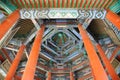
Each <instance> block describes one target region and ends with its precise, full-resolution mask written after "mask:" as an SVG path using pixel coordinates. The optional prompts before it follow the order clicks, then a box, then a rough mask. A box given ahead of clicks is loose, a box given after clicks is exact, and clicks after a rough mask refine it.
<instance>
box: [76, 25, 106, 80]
mask: <svg viewBox="0 0 120 80" xmlns="http://www.w3.org/2000/svg"><path fill="white" fill-rule="evenodd" d="M78 29H79V31H80V35H81V36H82V39H83V42H84V46H85V49H86V51H87V54H88V58H89V60H90V64H91V68H92V71H93V73H94V76H95V80H108V77H107V74H106V72H105V70H104V68H103V66H102V64H101V61H100V59H99V57H98V55H97V53H96V51H95V49H94V46H93V44H92V42H91V40H90V39H89V36H88V35H87V32H86V31H85V30H84V29H83V27H82V25H81V24H78ZM96 64H97V65H96Z"/></svg>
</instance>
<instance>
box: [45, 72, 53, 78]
mask: <svg viewBox="0 0 120 80" xmlns="http://www.w3.org/2000/svg"><path fill="white" fill-rule="evenodd" d="M46 80H52V75H51V72H48V73H47V79H46Z"/></svg>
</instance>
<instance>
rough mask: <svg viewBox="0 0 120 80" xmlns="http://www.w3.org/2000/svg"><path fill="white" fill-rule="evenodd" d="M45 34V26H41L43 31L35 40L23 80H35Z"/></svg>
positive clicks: (40, 31)
mask: <svg viewBox="0 0 120 80" xmlns="http://www.w3.org/2000/svg"><path fill="white" fill-rule="evenodd" d="M43 33H44V25H42V26H41V29H40V30H39V31H38V33H37V35H36V38H35V40H34V43H33V46H32V49H31V52H30V55H29V58H28V61H27V64H26V67H25V71H24V73H23V77H22V80H33V79H34V74H35V69H36V65H37V60H38V56H39V53H40V46H41V43H42V36H43Z"/></svg>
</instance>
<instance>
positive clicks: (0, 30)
mask: <svg viewBox="0 0 120 80" xmlns="http://www.w3.org/2000/svg"><path fill="white" fill-rule="evenodd" d="M19 17H20V15H19V10H16V11H14V12H13V13H12V14H10V15H9V16H8V17H7V19H6V20H5V21H3V22H2V23H1V24H0V40H1V39H2V37H3V36H4V35H5V34H6V33H7V31H8V30H9V29H10V28H11V27H12V26H13V25H14V24H15V22H16V21H17V20H18V19H19Z"/></svg>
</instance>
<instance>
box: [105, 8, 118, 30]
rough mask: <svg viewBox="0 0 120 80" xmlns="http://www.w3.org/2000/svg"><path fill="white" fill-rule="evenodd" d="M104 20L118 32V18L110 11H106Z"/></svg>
mask: <svg viewBox="0 0 120 80" xmlns="http://www.w3.org/2000/svg"><path fill="white" fill-rule="evenodd" d="M106 18H107V19H108V20H109V21H110V22H112V24H114V25H115V26H116V27H117V28H118V29H119V30H120V16H118V15H117V14H116V13H114V12H112V11H111V10H107V14H106Z"/></svg>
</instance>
